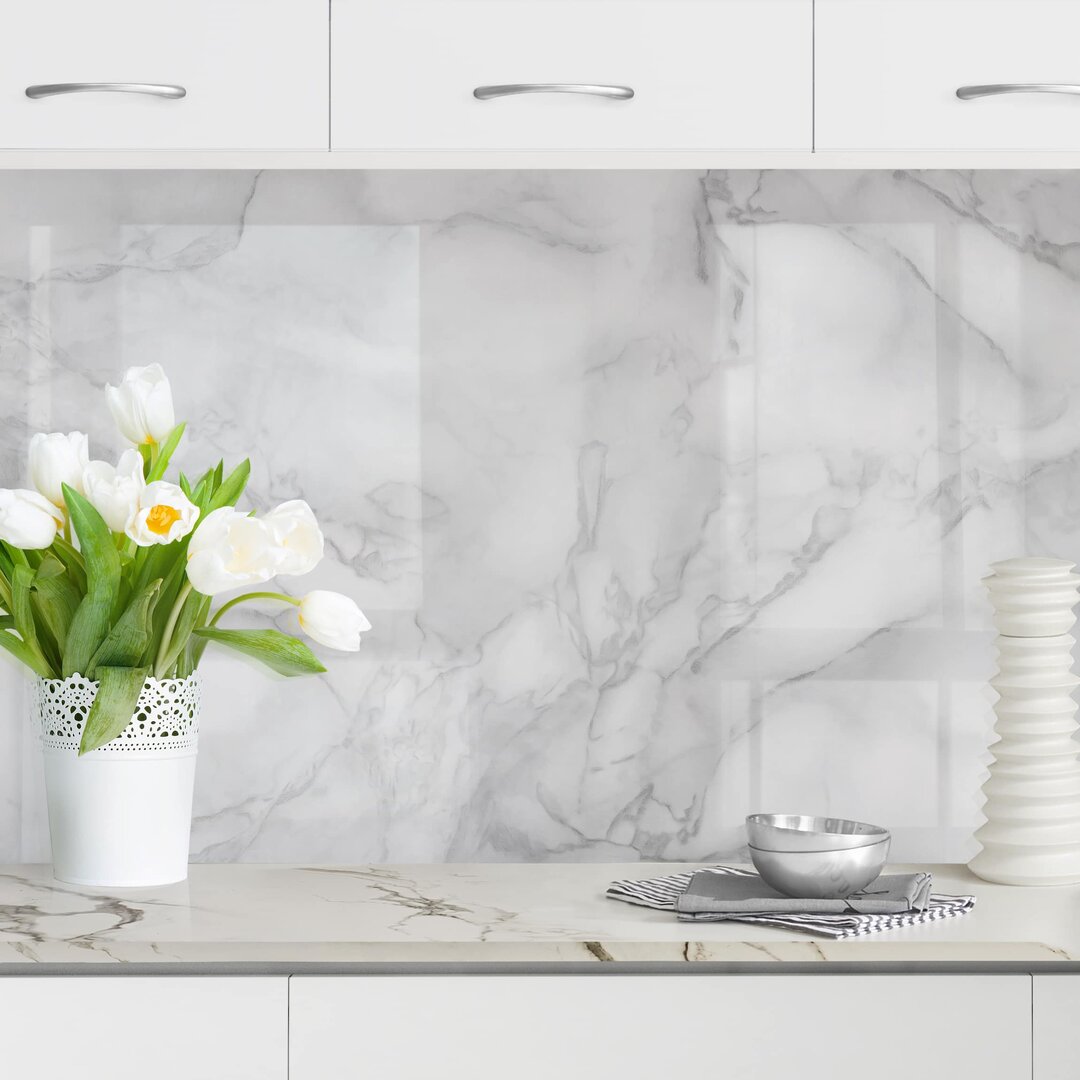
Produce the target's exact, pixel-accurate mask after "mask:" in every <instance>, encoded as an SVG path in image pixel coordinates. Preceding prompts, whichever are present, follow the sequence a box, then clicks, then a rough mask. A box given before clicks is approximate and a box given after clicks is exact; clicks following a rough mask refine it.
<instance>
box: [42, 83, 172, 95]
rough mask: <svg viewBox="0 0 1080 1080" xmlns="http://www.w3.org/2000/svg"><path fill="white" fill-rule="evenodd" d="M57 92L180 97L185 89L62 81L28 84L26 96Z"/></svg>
mask: <svg viewBox="0 0 1080 1080" xmlns="http://www.w3.org/2000/svg"><path fill="white" fill-rule="evenodd" d="M58 94H149V95H150V96H151V97H160V98H182V97H186V96H187V90H185V89H184V88H183V87H182V86H174V85H173V84H172V83H138V82H62V83H41V84H40V85H37V86H28V87H27V88H26V96H27V97H28V98H34V99H37V98H47V97H56V96H57V95H58Z"/></svg>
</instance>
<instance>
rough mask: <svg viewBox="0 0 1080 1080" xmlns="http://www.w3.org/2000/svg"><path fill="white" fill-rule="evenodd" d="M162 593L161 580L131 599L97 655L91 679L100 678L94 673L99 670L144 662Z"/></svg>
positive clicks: (153, 582)
mask: <svg viewBox="0 0 1080 1080" xmlns="http://www.w3.org/2000/svg"><path fill="white" fill-rule="evenodd" d="M160 591H161V579H160V578H158V579H157V580H156V581H152V582H150V584H149V585H147V586H146V588H144V589H143V590H142V591H141V592H139V593H136V595H135V596H134V597H132V599H131V603H130V604H128V606H127V607H126V608H125V609H124V613H123V614H122V615H121V616H120V618H119V619H117V620H116V623H115V625H114V626H113V628H112V629H111V630H110V631H109V634H108V636H107V637H106V638H105V640H104V641H103V642H102V643H101V645H100V646H99V648H98V650H97V652H95V653H94V656H93V658H92V659H91V661H90V665H89V669H88V670H87V671H86V673H85V674H86V677H87V678H88V679H94V678H96V677H97V676H96V674H95V673H96V671H97V669H98V668H99V667H103V668H104V667H117V668H120V667H132V666H133V665H135V664H138V663H139V662H140V661H141V660H142V659H143V657H144V655H145V654H146V652H147V650H148V649H149V648H150V644H151V642H152V641H153V640H154V635H153V628H154V621H153V620H154V606H155V605H156V603H157V599H158V594H159V593H160Z"/></svg>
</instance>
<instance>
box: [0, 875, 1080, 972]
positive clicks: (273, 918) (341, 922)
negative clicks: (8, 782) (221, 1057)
mask: <svg viewBox="0 0 1080 1080" xmlns="http://www.w3.org/2000/svg"><path fill="white" fill-rule="evenodd" d="M683 869H689V867H686V866H682V865H679V864H671V863H665V864H663V865H658V864H647V863H636V864H630V865H625V864H622V865H613V864H569V865H568V864H532V865H504V864H489V865H447V866H352V867H348V866H259V865H248V864H232V865H196V866H192V867H191V876H190V878H189V879H188V880H187V881H186V882H183V883H181V884H178V885H169V886H165V887H160V888H150V889H110V890H103V889H97V888H90V887H84V886H78V885H65V884H62V883H60V882H57V881H54V880H52V878H51V876H50V871H49V868H48V867H41V866H12V867H2V868H0V965H2V966H3V967H4V969H5V972H6V973H7V974H12V973H17V972H24V973H28V972H30V971H33V970H38V969H39V968H38V966H40V965H64V966H69V965H83V964H92V963H97V964H108V965H172V964H217V965H237V964H240V965H243V964H259V965H262V966H267V965H269V966H278V967H280V968H282V969H288V968H289V966H290V965H306V964H328V965H333V964H337V965H350V964H388V965H412V964H550V963H578V962H585V963H588V964H595V963H612V962H614V963H620V962H621V963H626V964H635V963H637V964H657V963H678V964H681V963H685V962H691V963H694V962H716V963H724V964H735V965H749V966H768V965H776V964H792V965H803V964H826V965H836V964H856V965H863V964H867V965H881V964H895V963H902V964H915V965H942V964H953V963H957V964H969V965H970V964H979V965H986V964H991V965H1010V964H1027V965H1055V966H1057V967H1059V968H1061V969H1063V970H1064V969H1065V965H1066V964H1067V963H1068V962H1070V961H1071V962H1075V963H1077V964H1078V967H1080V886H1078V887H1064V888H1061V887H1059V888H1046V889H1023V888H1010V887H1007V886H1001V885H989V884H987V883H985V882H982V881H979V880H978V879H977V878H975V877H973V876H972V875H971V874H970V873H969V872H968V871H967V870H966V869H965V868H963V867H956V866H935V867H932V868H930V869H932V870H933V873H934V878H935V892H941V893H953V894H965V893H973V894H974V895H976V896H977V897H978V903H977V904H976V907H975V910H974V911H973V912H972V913H970V914H968V915H965V916H962V917H959V918H954V919H946V920H942V921H940V922H936V923H933V924H930V925H926V926H921V927H914V928H909V929H904V930H893V931H887V932H885V933H881V934H877V935H874V936H871V937H867V938H861V939H854V940H849V941H838V942H837V941H827V940H821V939H815V938H812V937H808V936H805V935H801V934H796V933H792V932H786V931H781V930H776V929H773V928H769V927H757V926H747V925H743V924H738V923H724V924H689V923H680V922H678V921H676V920H675V918H674V917H673V916H672V915H670V914H669V913H667V912H661V911H653V910H649V909H646V908H640V907H634V906H631V905H628V904H623V903H618V902H616V901H613V900H608V899H606V898H605V896H604V889H605V887H606V886H607V884H608V882H610V881H612V880H614V879H617V878H625V877H648V876H655V875H657V874H663V873H673V872H675V871H678V870H683ZM893 869H895V870H902V869H905V868H902V867H896V868H893Z"/></svg>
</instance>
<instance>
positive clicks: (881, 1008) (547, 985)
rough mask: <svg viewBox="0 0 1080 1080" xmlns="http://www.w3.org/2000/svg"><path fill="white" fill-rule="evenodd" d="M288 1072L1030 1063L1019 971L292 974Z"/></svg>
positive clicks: (821, 1071)
mask: <svg viewBox="0 0 1080 1080" xmlns="http://www.w3.org/2000/svg"><path fill="white" fill-rule="evenodd" d="M289 1016H290V1042H289V1059H290V1073H289V1078H290V1080H356V1078H360V1077H363V1078H365V1080H367V1078H373V1077H378V1078H379V1080H431V1078H433V1077H437V1078H439V1080H503V1078H505V1077H512V1078H513V1080H614V1078H617V1080H657V1078H658V1077H678V1078H687V1080H688V1078H695V1080H696V1078H698V1077H702V1078H704V1077H710V1078H711V1077H716V1078H722V1080H733V1078H735V1077H740V1078H743V1077H745V1078H747V1080H796V1078H797V1080H818V1078H822V1080H826V1078H827V1080H848V1078H852V1077H857V1076H868V1077H873V1078H874V1080H912V1078H913V1077H919V1078H925V1080H936V1078H941V1080H945V1078H949V1080H953V1078H956V1077H978V1078H979V1080H1027V1078H1028V1077H1030V1075H1031V979H1030V978H1029V977H1028V976H1027V975H998V976H967V975H927V976H923V975H790V976H789V975H708V974H704V975H689V974H688V975H672V976H663V975H607V974H597V975H549V976H544V975H525V976H503V975H474V976H458V975H448V976H427V975H423V976H410V975H402V976H396V975H388V976H357V977H352V976H342V977H337V978H332V977H315V978H307V977H294V978H292V979H291V980H290V1009H289Z"/></svg>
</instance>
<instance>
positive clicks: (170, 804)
mask: <svg viewBox="0 0 1080 1080" xmlns="http://www.w3.org/2000/svg"><path fill="white" fill-rule="evenodd" d="M96 694H97V683H93V682H90V681H88V680H87V679H84V678H83V677H82V676H81V675H72V676H71V677H70V678H67V679H38V680H37V682H36V684H35V691H34V712H35V721H36V723H37V725H38V730H39V732H40V735H41V748H42V752H43V754H44V759H45V786H46V792H47V796H48V803H49V834H50V836H51V838H52V855H53V873H54V874H55V876H56V877H57V878H58V879H59V880H60V881H67V882H72V883H74V884H77V885H92V886H97V887H121V886H140V885H165V884H169V883H171V882H175V881H183V880H184V878H185V877H187V863H188V847H189V843H190V837H191V799H192V793H193V791H194V785H195V755H196V752H197V750H198V739H199V708H200V687H199V679H198V676H197V675H192V676H190V677H189V678H187V679H162V680H160V681H159V680H157V679H154V678H148V679H147V680H146V684H145V685H144V686H143V690H142V693H141V694H140V696H139V702H138V705H137V706H136V708H135V713H134V715H133V716H132V718H131V722H130V723H129V724H128V726H127V727H126V728H125V729H124V730H123V731H122V732H121V733H120V734H119V735H118V736H117V737H116V738H115V739H113V740H112V741H111V742H109V743H106V744H105V745H104V746H102V747H101V748H100V749H98V750H94V751H92V752H91V753H89V754H84V755H83V756H82V757H80V756H79V740H80V739H81V738H82V730H83V725H84V724H85V722H86V717H87V715H88V714H89V712H90V706H91V705H92V704H93V701H94V696H95V695H96Z"/></svg>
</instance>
